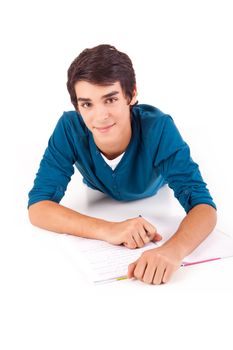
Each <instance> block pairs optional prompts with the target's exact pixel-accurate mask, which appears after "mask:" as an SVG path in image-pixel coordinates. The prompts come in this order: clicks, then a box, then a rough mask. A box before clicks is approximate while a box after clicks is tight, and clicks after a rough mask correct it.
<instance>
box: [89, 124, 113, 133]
mask: <svg viewBox="0 0 233 350" xmlns="http://www.w3.org/2000/svg"><path fill="white" fill-rule="evenodd" d="M114 125H115V123H114V124H112V125H108V126H103V127H97V126H95V127H94V129H96V130H98V131H99V132H101V133H105V132H108V131H109V130H110V129H111V128H112V127H113V126H114Z"/></svg>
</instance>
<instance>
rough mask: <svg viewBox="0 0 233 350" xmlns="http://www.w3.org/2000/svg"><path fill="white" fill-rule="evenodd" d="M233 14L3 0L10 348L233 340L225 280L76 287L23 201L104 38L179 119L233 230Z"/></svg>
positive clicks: (183, 4)
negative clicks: (80, 68) (84, 59)
mask: <svg viewBox="0 0 233 350" xmlns="http://www.w3.org/2000/svg"><path fill="white" fill-rule="evenodd" d="M232 18H233V13H232V10H231V1H225V0H221V1H205V0H202V1H166V0H163V1H148V0H144V1H143V2H136V1H103V0H100V1H78V0H77V1H70V0H66V1H59V0H58V1H56V2H54V1H10V0H9V1H2V2H1V4H0V36H1V53H0V60H1V64H0V96H1V97H0V101H1V102H0V103H1V128H0V142H1V144H0V146H1V197H2V209H1V214H2V215H1V246H0V249H1V252H0V253H1V255H0V259H1V260H2V261H1V265H0V270H1V285H2V287H1V291H0V293H1V294H2V295H1V302H2V310H3V312H2V311H1V310H0V314H1V316H0V317H1V321H2V323H3V328H2V330H3V335H4V337H1V339H2V341H3V342H4V346H3V347H1V348H2V349H16V348H17V349H20V348H24V349H29V348H30V349H37V348H38V349H42V348H44V349H77V348H78V347H79V348H80V349H89V348H93V347H94V346H96V348H104V349H105V348H106V349H107V348H117V347H118V345H119V344H120V343H121V342H122V345H121V346H122V347H123V348H126V347H129V346H130V347H132V348H137V346H138V347H139V346H141V345H142V344H143V343H144V344H146V346H147V348H156V347H157V346H158V345H159V347H160V348H161V349H162V348H163V346H164V348H166V344H167V345H168V344H169V346H172V344H173V345H174V344H175V345H177V346H179V345H180V346H181V347H182V348H186V347H190V346H193V348H195V347H196V348H197V347H199V348H200V347H201V340H200V339H202V341H203V342H204V344H203V345H204V346H203V348H204V347H207V346H208V344H209V345H211V346H212V347H214V346H216V347H217V346H219V347H220V345H221V342H223V341H225V340H226V339H227V340H229V339H230V338H229V334H228V333H227V332H228V329H229V324H228V323H226V322H225V320H226V317H227V315H228V312H230V308H231V309H232V304H231V305H229V301H230V300H231V299H230V298H228V297H227V296H229V295H230V293H231V294H232V289H229V288H228V287H226V288H225V287H224V280H223V284H222V281H221V285H220V284H219V281H218V280H216V286H215V287H214V286H213V285H211V287H205V284H204V288H203V289H201V288H200V287H198V288H196V287H195V285H193V284H192V283H191V281H192V279H191V281H189V282H188V281H187V284H186V285H185V284H184V285H182V286H184V288H181V287H180V289H179V287H177V288H178V289H175V287H174V286H173V287H168V286H166V287H161V288H160V287H159V288H160V289H159V288H154V290H153V292H152V289H151V288H150V286H146V287H144V286H143V287H142V286H141V285H140V287H139V284H135V286H134V288H135V289H136V290H137V288H138V290H140V293H138V292H135V290H134V289H132V288H131V289H130V292H129V290H128V289H126V290H127V291H128V292H126V291H125V290H124V287H122V286H126V285H127V283H124V282H122V284H121V287H118V286H119V284H118V285H116V284H115V285H114V288H113V287H111V289H109V288H110V287H108V286H106V287H105V288H102V289H93V288H87V289H86V290H85V289H84V290H83V289H81V290H80V289H79V288H77V285H76V284H75V282H73V279H74V276H75V274H74V271H72V272H70V275H69V272H67V271H69V269H68V268H67V266H66V262H65V261H62V258H61V256H60V255H59V252H58V251H56V250H55V248H54V249H53V242H52V239H51V241H50V240H48V242H47V239H48V236H46V235H47V233H45V232H44V231H39V230H38V231H37V230H36V229H34V228H32V227H31V226H30V224H29V223H28V221H27V209H26V206H27V193H28V191H29V190H30V188H31V186H32V182H33V179H34V176H35V173H36V171H37V168H38V164H39V161H40V159H41V156H42V153H43V151H44V149H45V147H46V144H47V140H48V137H49V136H50V134H51V132H52V131H53V128H54V126H55V123H56V121H57V120H58V118H59V117H60V116H61V114H62V113H63V111H64V110H70V109H73V106H72V105H71V103H70V100H69V95H68V92H67V90H66V80H67V76H66V74H67V69H68V67H69V65H70V63H71V62H72V60H73V59H74V58H75V57H76V56H77V55H78V54H79V53H80V52H81V51H82V50H83V49H84V48H87V47H93V46H96V45H98V44H102V43H107V44H112V45H114V46H116V48H118V49H119V50H121V51H124V52H126V53H127V54H128V55H129V56H130V58H131V59H132V61H133V64H134V68H135V71H136V79H137V85H138V93H139V95H138V99H139V103H148V104H152V105H155V106H157V107H158V108H160V109H161V110H163V111H164V112H166V113H168V114H170V115H171V116H172V117H173V119H174V120H175V123H176V125H177V126H178V128H179V130H180V131H181V134H182V135H183V138H184V139H185V140H186V142H187V143H188V144H189V145H190V147H191V151H192V156H193V158H194V160H195V161H197V163H199V165H200V168H201V171H202V175H203V177H204V179H205V181H206V182H207V183H208V187H209V189H210V191H211V194H212V196H213V197H214V200H215V202H216V204H217V206H218V214H219V223H218V225H219V227H220V228H222V229H223V230H225V231H227V232H228V233H230V234H232V235H233V224H232V221H231V218H232V214H231V208H232V205H231V201H232V195H233V190H232V186H231V178H232V169H233V167H232V148H233V147H232V143H233V142H232V121H231V119H232V117H233V106H232V91H233V89H232V82H233V68H232V62H233V53H232V33H233V22H232ZM75 179H78V176H77V174H75V176H74V178H73V181H72V184H71V186H70V187H69V189H68V194H67V195H68V196H69V193H70V192H69V191H70V190H71V187H72V186H73V187H74V184H73V182H75ZM73 187H72V188H73ZM68 198H69V197H68ZM38 232H39V234H38V235H37V233H38ZM35 233H36V234H35ZM42 237H43V238H42ZM49 237H50V236H49ZM45 242H46V243H45ZM49 242H50V243H49ZM46 247H47V248H46ZM41 250H42V251H43V256H41ZM50 257H51V259H50ZM41 258H43V259H41ZM49 259H50V260H49ZM43 261H44V263H43ZM48 261H50V263H48ZM64 266H66V269H65V268H64ZM219 266H220V265H218V268H219ZM205 268H206V267H202V269H200V270H199V268H198V270H195V271H198V273H200V274H201V273H202V271H205ZM229 271H232V270H229ZM46 273H47V274H46ZM219 273H221V272H220V271H219ZM222 274H224V269H223V270H222ZM60 276H61V277H60ZM183 277H184V278H187V276H186V275H185V276H183V275H182V278H183ZM225 278H226V280H229V279H232V274H228V275H226V277H225ZM178 282H179V279H178V280H177V284H179V283H178ZM188 283H191V284H188ZM171 286H172V285H171ZM152 288H153V287H152ZM162 288H163V289H162ZM169 288H170V289H169ZM149 291H150V292H149ZM131 295H132V299H131V298H130V296H131ZM80 299H81V300H82V303H80ZM76 300H79V303H77V304H76V303H75V301H76ZM151 305H152V306H151ZM155 305H156V307H155ZM80 308H81V309H80ZM80 310H81V311H80ZM93 310H94V312H93ZM156 310H157V312H156ZM86 311H87V313H86ZM231 314H232V313H231ZM203 315H212V316H211V317H210V316H209V317H207V319H206V318H205V317H203ZM121 316H122V319H120V317H121ZM220 318H221V319H222V320H224V322H223V323H224V324H221V323H216V322H215V320H216V319H218V320H219V319H220ZM181 322H182V323H181ZM187 324H189V325H191V327H188V326H187ZM104 337H105V338H104ZM227 337H228V338H227ZM84 339H86V345H85V344H84V343H83V341H84ZM229 341H230V340H229ZM229 341H226V343H225V345H224V346H223V347H222V348H224V349H228V348H230V345H229V344H230V343H229ZM0 342H1V340H0ZM109 342H113V343H110V344H109ZM101 344H102V345H101ZM117 344H118V345H117ZM194 345H195V346H194ZM228 346H229V347H228ZM231 348H232V347H231Z"/></svg>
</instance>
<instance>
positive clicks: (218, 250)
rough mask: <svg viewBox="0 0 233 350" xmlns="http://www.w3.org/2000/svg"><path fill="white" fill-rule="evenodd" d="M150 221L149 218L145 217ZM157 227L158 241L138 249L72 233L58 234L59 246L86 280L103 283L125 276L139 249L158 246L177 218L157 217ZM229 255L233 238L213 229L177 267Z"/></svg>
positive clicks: (142, 250)
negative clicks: (159, 239) (159, 238)
mask: <svg viewBox="0 0 233 350" xmlns="http://www.w3.org/2000/svg"><path fill="white" fill-rule="evenodd" d="M146 219H147V220H148V221H149V222H151V223H152V224H153V222H152V220H151V219H150V218H146ZM153 221H154V222H155V221H156V222H157V225H156V227H157V230H158V232H159V233H160V234H161V235H162V236H163V240H162V241H160V242H156V243H154V242H150V243H148V244H146V245H145V246H144V247H142V248H136V249H129V248H127V247H125V246H123V245H121V246H116V245H112V244H109V243H107V242H105V241H100V240H95V239H87V238H82V237H77V236H72V235H67V234H63V235H58V239H59V242H60V243H61V246H62V249H63V250H64V251H66V254H67V255H68V256H69V257H70V258H71V259H72V261H73V263H74V264H75V265H76V266H77V268H79V269H80V270H81V272H83V274H84V275H85V277H86V278H87V280H89V281H91V282H94V283H106V282H112V281H117V280H121V279H124V278H126V276H127V272H128V265H129V264H131V263H132V262H134V261H135V260H137V259H138V258H139V257H140V256H141V254H142V252H144V251H145V250H148V249H154V248H156V247H159V246H161V245H162V244H163V243H164V242H165V241H166V240H167V239H168V238H169V237H170V236H171V235H172V234H173V232H175V230H174V228H176V227H178V225H179V223H180V221H181V220H180V219H177V218H171V219H170V221H168V220H166V221H165V220H163V219H159V218H157V219H156V220H155V219H153ZM231 256H233V237H232V236H230V235H228V234H226V233H224V232H222V231H221V230H219V229H217V228H216V229H214V230H213V232H212V233H211V234H210V235H209V236H208V237H207V238H206V239H205V240H204V241H203V242H202V243H201V244H200V245H199V246H198V247H197V248H196V249H195V250H194V251H193V252H192V253H191V254H190V255H188V256H186V257H185V259H184V261H183V263H182V265H181V266H189V265H193V264H197V263H202V262H207V261H213V260H217V259H221V258H226V257H231Z"/></svg>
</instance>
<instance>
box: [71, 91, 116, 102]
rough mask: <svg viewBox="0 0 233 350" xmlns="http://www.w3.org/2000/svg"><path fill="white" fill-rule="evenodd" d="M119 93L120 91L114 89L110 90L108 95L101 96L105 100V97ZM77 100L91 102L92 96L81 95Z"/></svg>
mask: <svg viewBox="0 0 233 350" xmlns="http://www.w3.org/2000/svg"><path fill="white" fill-rule="evenodd" d="M117 94H119V91H112V92H109V93H108V94H106V95H103V96H101V99H102V100H103V99H104V98H107V97H112V96H115V95H117ZM77 101H85V102H89V101H91V99H90V98H85V97H79V98H77Z"/></svg>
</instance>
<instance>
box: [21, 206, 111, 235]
mask: <svg viewBox="0 0 233 350" xmlns="http://www.w3.org/2000/svg"><path fill="white" fill-rule="evenodd" d="M28 212H29V219H30V221H31V223H32V224H33V225H35V226H38V227H40V228H43V229H46V230H49V231H53V232H57V233H67V234H71V235H75V236H80V237H86V238H93V239H100V240H105V239H106V237H105V235H106V231H107V226H108V225H109V224H110V222H108V221H105V220H101V219H97V218H93V217H90V216H86V215H82V214H80V213H78V212H76V211H74V210H72V209H69V208H66V207H64V206H62V205H60V204H58V203H55V202H52V201H41V202H38V203H35V204H32V205H31V206H30V207H29V209H28Z"/></svg>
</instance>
